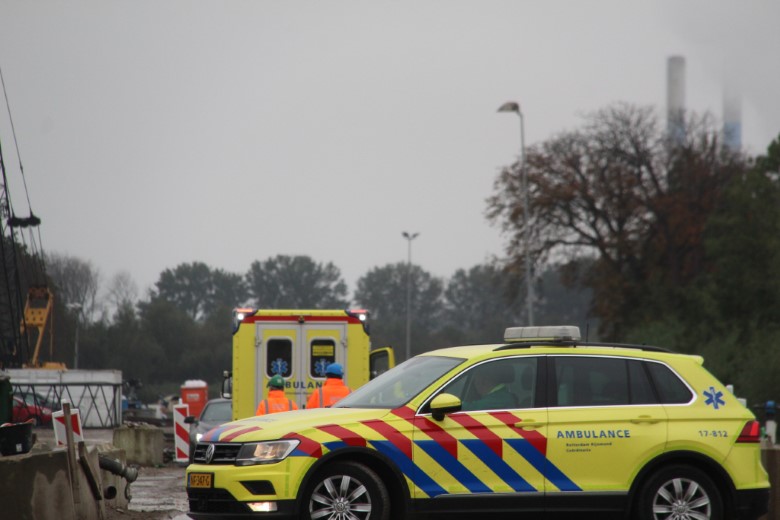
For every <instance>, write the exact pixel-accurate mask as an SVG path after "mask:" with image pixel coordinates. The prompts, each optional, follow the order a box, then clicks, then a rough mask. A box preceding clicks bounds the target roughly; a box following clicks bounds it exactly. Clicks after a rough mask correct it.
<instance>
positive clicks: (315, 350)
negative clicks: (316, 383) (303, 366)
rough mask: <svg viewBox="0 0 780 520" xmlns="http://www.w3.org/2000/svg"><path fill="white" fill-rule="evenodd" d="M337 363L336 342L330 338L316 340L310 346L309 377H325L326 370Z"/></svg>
mask: <svg viewBox="0 0 780 520" xmlns="http://www.w3.org/2000/svg"><path fill="white" fill-rule="evenodd" d="M335 362H336V342H335V341H333V340H332V339H328V338H318V339H314V340H312V342H311V345H310V346H309V376H310V377H325V369H326V368H327V366H328V365H330V364H331V363H335Z"/></svg>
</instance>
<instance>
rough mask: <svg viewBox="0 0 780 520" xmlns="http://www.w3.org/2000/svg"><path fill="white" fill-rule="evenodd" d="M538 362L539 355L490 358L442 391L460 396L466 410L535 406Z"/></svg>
mask: <svg viewBox="0 0 780 520" xmlns="http://www.w3.org/2000/svg"><path fill="white" fill-rule="evenodd" d="M537 365H538V358H536V357H516V358H501V359H496V360H493V361H488V362H486V363H482V364H480V365H477V366H475V367H474V368H472V369H470V370H467V371H466V372H465V373H463V374H461V375H460V376H459V377H457V378H456V379H455V380H453V381H451V382H450V383H448V384H447V385H446V386H445V387H444V388H443V389H442V390H441V392H443V393H448V394H452V395H454V396H457V397H458V398H460V400H461V402H462V403H463V408H462V410H463V411H478V410H505V409H514V408H532V407H533V406H534V402H535V391H536V375H537Z"/></svg>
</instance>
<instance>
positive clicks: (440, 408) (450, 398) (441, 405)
mask: <svg viewBox="0 0 780 520" xmlns="http://www.w3.org/2000/svg"><path fill="white" fill-rule="evenodd" d="M462 406H463V403H462V402H461V400H460V398H459V397H457V396H454V395H452V394H439V395H437V396H436V397H434V398H433V401H431V416H432V417H433V419H434V420H436V421H442V420H444V416H445V415H447V414H448V413H452V412H458V411H460V409H461V407H462Z"/></svg>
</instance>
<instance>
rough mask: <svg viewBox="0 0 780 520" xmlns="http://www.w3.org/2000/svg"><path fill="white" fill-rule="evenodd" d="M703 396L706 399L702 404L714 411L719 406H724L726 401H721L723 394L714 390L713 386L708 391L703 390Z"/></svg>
mask: <svg viewBox="0 0 780 520" xmlns="http://www.w3.org/2000/svg"><path fill="white" fill-rule="evenodd" d="M703 394H704V397H706V398H707V400H706V401H704V404H706V405H708V406H712V407H713V408H715V409H716V410H717V409H718V408H720V407H721V406H726V401H724V400H723V392H721V391H719V390H715V387H714V386H711V387H710V390H709V391H707V390H705V391H704V392H703Z"/></svg>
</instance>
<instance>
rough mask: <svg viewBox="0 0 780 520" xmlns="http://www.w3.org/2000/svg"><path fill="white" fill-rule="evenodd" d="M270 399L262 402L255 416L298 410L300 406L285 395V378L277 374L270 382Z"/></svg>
mask: <svg viewBox="0 0 780 520" xmlns="http://www.w3.org/2000/svg"><path fill="white" fill-rule="evenodd" d="M268 388H269V390H268V398H266V399H263V400H262V401H260V404H259V405H257V411H256V412H255V415H266V414H269V413H278V412H287V411H290V410H297V409H298V405H297V404H295V403H294V402H293V401H292V400H291V399H288V398H287V397H286V396H285V395H284V378H282V376H280V375H279V374H276V375H275V376H273V377H272V378H271V380H270V381H268Z"/></svg>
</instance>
